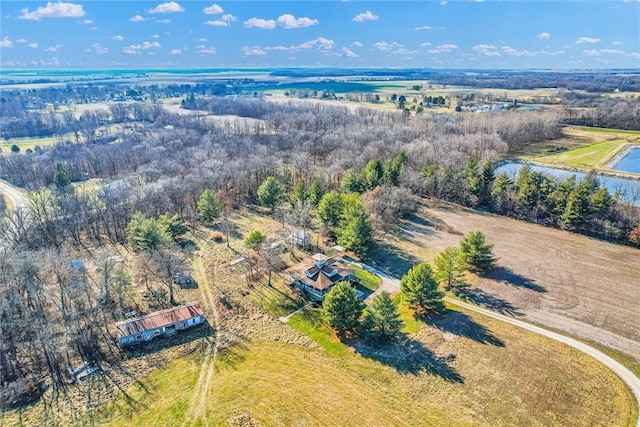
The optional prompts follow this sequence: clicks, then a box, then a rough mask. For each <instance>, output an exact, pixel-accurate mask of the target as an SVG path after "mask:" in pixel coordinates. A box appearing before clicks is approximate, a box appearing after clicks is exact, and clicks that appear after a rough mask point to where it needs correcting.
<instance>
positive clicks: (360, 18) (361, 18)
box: [353, 10, 380, 22]
mask: <svg viewBox="0 0 640 427" xmlns="http://www.w3.org/2000/svg"><path fill="white" fill-rule="evenodd" d="M378 18H380V17H379V16H378V15H374V14H373V13H371V11H370V10H367V11H366V12H364V13H359V14H357V15H356V16H355V17H354V18H353V20H354V21H355V22H365V21H377V20H378Z"/></svg>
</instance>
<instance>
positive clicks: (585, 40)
mask: <svg viewBox="0 0 640 427" xmlns="http://www.w3.org/2000/svg"><path fill="white" fill-rule="evenodd" d="M599 41H600V39H596V38H593V37H580V38H579V39H578V40H576V43H578V44H581V43H598V42H599Z"/></svg>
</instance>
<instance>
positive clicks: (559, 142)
mask: <svg viewBox="0 0 640 427" xmlns="http://www.w3.org/2000/svg"><path fill="white" fill-rule="evenodd" d="M639 142H640V132H637V131H627V130H618V129H601V128H587V127H576V126H570V127H566V128H564V129H563V137H562V138H559V139H555V140H551V141H543V142H539V143H534V144H529V145H528V146H526V147H524V148H523V149H521V150H519V151H516V152H511V153H509V155H510V156H513V155H517V156H519V157H520V158H522V159H525V160H533V161H536V162H540V163H548V164H551V165H560V166H569V167H575V168H581V169H606V163H607V162H609V161H610V160H612V159H613V158H614V157H615V155H616V154H617V153H619V152H620V151H621V150H622V149H623V148H624V147H625V146H626V144H629V143H639Z"/></svg>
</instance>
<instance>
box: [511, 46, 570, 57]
mask: <svg viewBox="0 0 640 427" xmlns="http://www.w3.org/2000/svg"><path fill="white" fill-rule="evenodd" d="M502 52H504V54H505V55H509V56H536V54H537V52H531V51H529V50H518V49H514V48H512V47H511V46H502ZM563 53H564V52H563Z"/></svg>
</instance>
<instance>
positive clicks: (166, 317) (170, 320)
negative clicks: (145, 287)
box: [116, 302, 204, 347]
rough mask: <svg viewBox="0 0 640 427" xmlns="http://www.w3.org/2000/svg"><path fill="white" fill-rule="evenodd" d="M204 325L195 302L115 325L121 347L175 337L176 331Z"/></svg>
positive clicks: (201, 313) (201, 314)
mask: <svg viewBox="0 0 640 427" xmlns="http://www.w3.org/2000/svg"><path fill="white" fill-rule="evenodd" d="M202 323H204V312H203V311H202V308H200V304H199V303H197V302H194V303H190V304H186V305H181V306H179V307H173V308H169V309H167V310H162V311H156V312H154V313H151V314H147V315H146V316H141V317H137V318H135V319H130V320H126V321H122V322H117V323H116V331H117V333H118V339H119V341H120V346H121V347H126V346H129V345H134V344H138V343H141V342H145V341H151V340H152V339H154V338H157V337H166V336H171V335H175V334H176V333H177V332H178V331H181V330H184V329H187V328H191V327H193V326H197V325H201V324H202Z"/></svg>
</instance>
